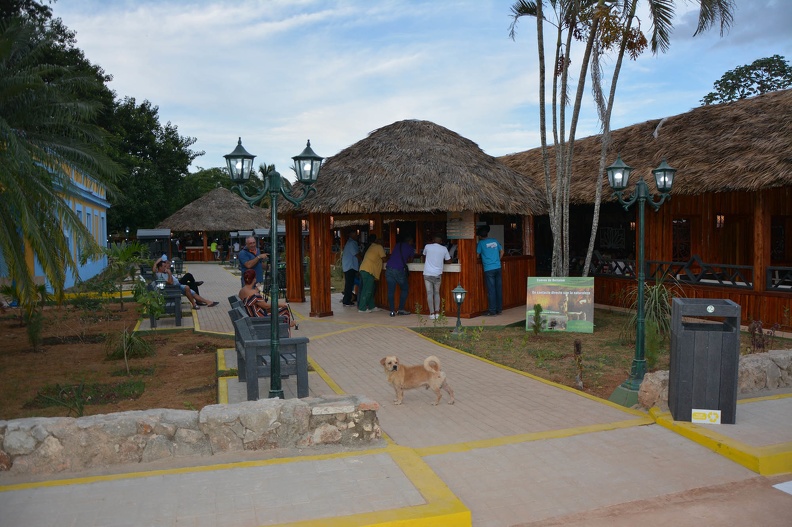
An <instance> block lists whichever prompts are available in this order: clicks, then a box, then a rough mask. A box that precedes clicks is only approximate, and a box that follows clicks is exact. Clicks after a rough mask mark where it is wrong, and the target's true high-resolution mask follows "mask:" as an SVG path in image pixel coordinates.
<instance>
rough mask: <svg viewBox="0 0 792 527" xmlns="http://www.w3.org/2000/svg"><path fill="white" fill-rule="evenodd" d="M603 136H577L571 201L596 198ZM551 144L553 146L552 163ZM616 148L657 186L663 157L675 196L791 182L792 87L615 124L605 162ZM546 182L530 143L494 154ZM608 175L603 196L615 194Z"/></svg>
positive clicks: (538, 152)
mask: <svg viewBox="0 0 792 527" xmlns="http://www.w3.org/2000/svg"><path fill="white" fill-rule="evenodd" d="M600 148H601V145H600V136H599V135H597V136H591V137H587V138H585V139H580V140H578V141H576V142H575V154H574V160H573V164H572V170H573V175H572V185H571V189H570V201H571V202H573V203H593V201H594V194H595V190H596V184H597V172H598V170H599V156H600ZM553 150H554V149H553V148H550V155H551V158H550V159H551V163H550V164H551V166H553V165H554V163H553V161H552V160H553V159H554V158H553V157H552V156H553V155H554V154H553ZM617 154H621V157H622V160H624V162H625V163H627V164H628V165H630V166H632V167H634V168H636V169H637V171H636V172H634V175H633V178H632V179H634V178H635V176H636V175H637V176H639V177H641V176H643V177H644V180H645V181H647V183H650V189H652V190H653V191H654V190H655V187H654V181H653V178H652V175H651V170H652V169H653V168H656V167H657V166H658V165H659V164H660V162H661V161H662V160H663V158H665V159H666V160H667V162H668V164H669V165H671V166H672V167H674V168H676V169H677V173H676V179H675V180H674V188H673V190H672V193H673V194H687V195H697V194H704V193H708V192H727V191H737V190H741V191H757V190H760V189H765V188H774V187H782V186H790V185H792V90H782V91H777V92H773V93H768V94H764V95H760V96H758V97H754V98H751V99H744V100H741V101H736V102H732V103H727V104H718V105H713V106H702V107H700V108H695V109H693V110H691V111H689V112H687V113H684V114H681V115H676V116H673V117H667V118H664V119H654V120H651V121H646V122H644V123H640V124H635V125H632V126H628V127H626V128H621V129H619V130H615V131H614V132H613V136H612V142H611V146H610V149H609V154H608V157H607V161H606V166H607V165H609V164H610V163H612V162H613V161H614V160H615V159H616V155H617ZM499 159H500V160H501V161H502V162H503V163H504V164H506V165H508V166H509V167H511V168H513V169H514V170H517V171H519V172H520V173H522V174H524V175H526V176H527V177H528V178H530V179H531V180H532V181H534V182H535V183H534V184H535V185H539V186H540V188H544V174H543V172H542V152H541V149H540V148H534V149H532V150H528V151H525V152H520V153H516V154H510V155H507V156H502V157H500V158H499ZM611 194H612V192H611V191H610V188H609V187H608V183H607V178H604V180H603V201H606V200H609V199H612V198H611Z"/></svg>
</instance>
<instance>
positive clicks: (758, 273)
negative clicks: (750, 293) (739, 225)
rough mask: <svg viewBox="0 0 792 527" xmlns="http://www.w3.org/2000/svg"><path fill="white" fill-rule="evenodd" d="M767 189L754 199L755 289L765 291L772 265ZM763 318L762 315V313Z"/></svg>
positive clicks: (755, 194)
mask: <svg viewBox="0 0 792 527" xmlns="http://www.w3.org/2000/svg"><path fill="white" fill-rule="evenodd" d="M767 205H768V204H767V199H766V197H765V191H764V190H760V191H758V192H755V193H754V200H753V207H754V209H753V220H754V221H753V224H754V225H753V238H754V248H753V268H754V276H753V283H754V291H759V292H764V290H765V287H766V285H767V284H766V282H767V276H766V269H767V268H768V267H769V266H770V224H771V218H770V210H769V209H768V207H767ZM760 318H761V315H760Z"/></svg>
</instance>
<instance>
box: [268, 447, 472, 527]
mask: <svg viewBox="0 0 792 527" xmlns="http://www.w3.org/2000/svg"><path fill="white" fill-rule="evenodd" d="M385 450H386V452H387V453H388V454H389V455H390V457H391V459H393V461H394V462H395V463H396V464H397V465H398V466H399V468H400V469H401V470H402V472H403V473H404V475H405V476H406V477H407V479H408V480H409V481H410V483H412V484H413V486H414V487H415V488H416V489H417V490H418V491H419V492H420V493H421V496H423V498H424V500H425V501H426V504H424V505H413V506H410V507H400V508H397V509H389V510H383V511H373V512H366V513H361V514H353V515H350V516H339V517H334V518H324V519H314V520H306V521H299V522H291V523H283V524H279V526H280V527H363V526H377V527H397V526H398V527H436V526H439V525H442V526H443V527H470V525H471V524H472V523H471V522H472V520H471V514H470V510H469V509H468V508H467V507H465V505H464V504H463V503H462V501H460V499H459V498H457V497H456V495H455V494H454V493H453V492H452V491H451V489H449V488H448V486H447V485H446V484H445V482H444V481H443V480H442V479H440V478H439V477H438V476H437V474H435V473H434V471H433V470H432V469H431V468H430V467H429V466H428V465H427V464H426V462H424V460H423V459H421V457H420V456H419V455H418V454H416V452H415V451H414V450H413V449H411V448H408V447H400V446H388V447H387V448H386V449H385Z"/></svg>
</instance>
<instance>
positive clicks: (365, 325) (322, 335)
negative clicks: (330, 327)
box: [311, 324, 377, 340]
mask: <svg viewBox="0 0 792 527" xmlns="http://www.w3.org/2000/svg"><path fill="white" fill-rule="evenodd" d="M373 327H377V324H362V325H360V324H356V325H354V326H352V327H348V328H344V329H339V330H336V331H331V332H330V333H322V334H321V335H314V336H313V337H311V339H312V340H319V339H323V338H326V337H332V336H334V335H341V334H343V333H349V332H350V331H357V330H359V329H367V328H373Z"/></svg>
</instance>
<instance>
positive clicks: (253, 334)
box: [234, 317, 289, 341]
mask: <svg viewBox="0 0 792 527" xmlns="http://www.w3.org/2000/svg"><path fill="white" fill-rule="evenodd" d="M270 322H271V321H270V318H269V317H243V318H238V319H236V320H234V329H235V331H236V333H238V335H239V337H240V339H241V340H242V341H245V340H269V339H270V338H271V337H272V333H271V331H272V330H271V327H270ZM278 328H279V333H280V337H281V338H288V337H289V325H288V324H287V323H285V322H281V323H280V324H278Z"/></svg>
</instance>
